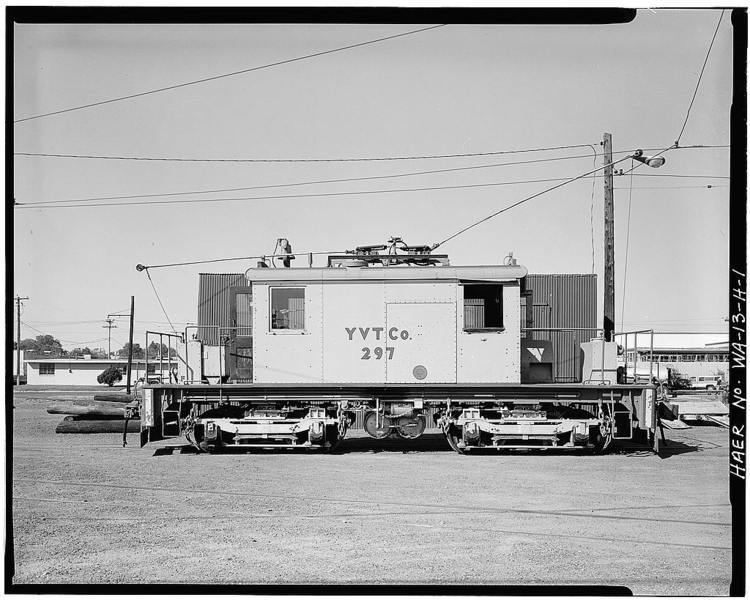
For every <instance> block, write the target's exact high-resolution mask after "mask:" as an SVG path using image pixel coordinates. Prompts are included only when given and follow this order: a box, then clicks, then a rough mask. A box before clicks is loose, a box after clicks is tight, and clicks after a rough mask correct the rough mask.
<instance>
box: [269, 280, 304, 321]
mask: <svg viewBox="0 0 750 600" xmlns="http://www.w3.org/2000/svg"><path fill="white" fill-rule="evenodd" d="M304 328H305V288H286V287H284V288H271V330H279V329H296V330H301V329H304Z"/></svg>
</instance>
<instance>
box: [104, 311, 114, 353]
mask: <svg viewBox="0 0 750 600" xmlns="http://www.w3.org/2000/svg"><path fill="white" fill-rule="evenodd" d="M104 320H105V321H106V322H107V324H106V325H102V328H104V329H108V330H109V331H107V358H108V359H109V358H112V329H113V328H115V327H117V325H113V323H114V322H115V320H114V319H113V318H112V317H111V316H109V315H107V318H106V319H104Z"/></svg>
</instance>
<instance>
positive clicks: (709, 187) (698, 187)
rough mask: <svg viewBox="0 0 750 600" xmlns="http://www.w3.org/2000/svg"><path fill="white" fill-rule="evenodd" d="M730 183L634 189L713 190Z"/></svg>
mask: <svg viewBox="0 0 750 600" xmlns="http://www.w3.org/2000/svg"><path fill="white" fill-rule="evenodd" d="M727 187H729V186H728V185H711V184H708V185H652V186H637V187H634V188H632V189H634V190H712V189H715V188H727ZM615 189H616V190H625V189H631V188H630V187H616V188H615Z"/></svg>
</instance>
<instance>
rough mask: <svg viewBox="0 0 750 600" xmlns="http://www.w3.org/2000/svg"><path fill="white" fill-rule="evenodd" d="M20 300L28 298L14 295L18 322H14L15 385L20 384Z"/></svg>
mask: <svg viewBox="0 0 750 600" xmlns="http://www.w3.org/2000/svg"><path fill="white" fill-rule="evenodd" d="M21 300H28V298H25V297H24V298H21V297H20V296H18V295H16V314H17V315H18V322H17V324H16V385H18V386H20V385H21Z"/></svg>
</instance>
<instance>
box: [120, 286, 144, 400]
mask: <svg viewBox="0 0 750 600" xmlns="http://www.w3.org/2000/svg"><path fill="white" fill-rule="evenodd" d="M134 315H135V296H130V339H129V342H130V343H129V344H128V385H127V389H126V390H125V392H126V393H127V394H129V393H130V372H131V371H132V370H133V316H134ZM146 379H147V380H148V373H147V374H146Z"/></svg>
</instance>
